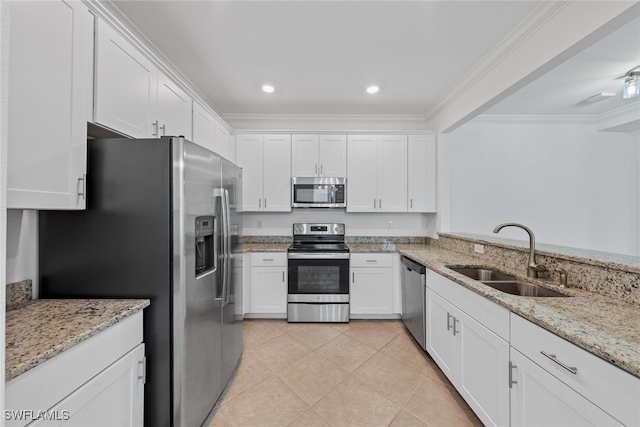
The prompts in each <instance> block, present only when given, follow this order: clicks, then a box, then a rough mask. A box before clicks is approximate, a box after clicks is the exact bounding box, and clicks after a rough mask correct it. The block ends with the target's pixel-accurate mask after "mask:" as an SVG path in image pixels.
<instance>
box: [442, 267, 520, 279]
mask: <svg viewBox="0 0 640 427" xmlns="http://www.w3.org/2000/svg"><path fill="white" fill-rule="evenodd" d="M447 268H448V269H449V270H453V271H455V272H457V273H460V274H462V275H463V276H467V277H469V278H471V279H474V280H479V281H481V282H485V281H491V282H493V281H496V280H509V281H512V280H516V278H515V277H514V276H509V275H508V274H504V273H500V272H499V271H495V270H489V269H486V268H476V267H447Z"/></svg>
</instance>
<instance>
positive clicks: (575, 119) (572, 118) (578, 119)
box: [468, 114, 599, 123]
mask: <svg viewBox="0 0 640 427" xmlns="http://www.w3.org/2000/svg"><path fill="white" fill-rule="evenodd" d="M598 117H599V116H595V115H524V114H522V115H493V114H484V115H480V116H476V117H474V118H473V119H471V120H469V122H468V123H585V122H591V123H593V122H595V121H596V120H597V119H598Z"/></svg>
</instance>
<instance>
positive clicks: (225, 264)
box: [221, 189, 231, 306]
mask: <svg viewBox="0 0 640 427" xmlns="http://www.w3.org/2000/svg"><path fill="white" fill-rule="evenodd" d="M221 194H222V230H223V231H222V234H223V236H222V243H223V249H222V305H223V306H225V305H227V304H228V303H229V281H230V277H229V270H230V268H229V264H230V263H231V260H230V254H231V227H230V224H229V221H230V218H229V216H230V208H229V190H226V189H221Z"/></svg>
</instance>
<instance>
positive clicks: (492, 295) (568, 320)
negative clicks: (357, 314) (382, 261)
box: [396, 244, 640, 377]
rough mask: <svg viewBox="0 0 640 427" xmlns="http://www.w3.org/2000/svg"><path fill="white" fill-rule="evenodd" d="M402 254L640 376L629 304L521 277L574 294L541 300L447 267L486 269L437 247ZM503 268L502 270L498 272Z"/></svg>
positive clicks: (637, 333) (638, 324) (639, 321)
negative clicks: (514, 293) (508, 291)
mask: <svg viewBox="0 0 640 427" xmlns="http://www.w3.org/2000/svg"><path fill="white" fill-rule="evenodd" d="M396 250H397V252H399V253H400V254H401V255H404V256H407V257H409V258H411V259H413V260H415V261H417V262H419V263H420V264H422V265H424V266H426V267H427V268H429V269H431V270H433V271H435V272H436V273H438V274H440V275H442V276H445V277H447V278H448V279H450V280H452V281H454V282H456V283H458V284H460V285H462V286H464V287H465V288H467V289H470V290H472V291H474V292H476V293H478V294H480V295H482V296H484V297H486V298H488V299H490V300H491V301H494V302H495V303H497V304H499V305H501V306H503V307H505V308H507V309H509V310H510V311H511V312H513V313H515V314H517V315H519V316H521V317H523V318H525V319H527V320H529V321H531V322H533V323H535V324H537V325H538V326H540V327H542V328H545V329H547V330H549V331H551V332H553V333H555V334H556V335H558V336H560V337H562V338H564V339H566V340H567V341H569V342H572V343H573V344H575V345H577V346H579V347H581V348H583V349H585V350H587V351H589V352H591V353H593V354H595V355H597V356H598V357H600V358H602V359H604V360H606V361H608V362H610V363H612V364H614V365H616V366H618V367H619V368H621V369H623V370H625V371H627V372H629V373H631V374H633V375H635V376H637V377H640V310H639V309H638V305H637V304H633V303H628V302H624V301H621V300H619V299H615V298H612V297H607V296H604V295H600V294H597V293H593V292H588V291H585V290H582V289H577V288H559V286H558V285H557V283H552V282H551V281H550V280H542V279H530V278H525V277H524V266H523V271H522V272H520V273H518V272H513V271H505V273H510V274H513V273H516V275H518V276H519V278H520V279H522V280H524V281H528V282H532V283H536V284H538V285H540V286H543V287H547V288H550V289H553V290H556V291H558V292H560V293H564V294H567V295H569V296H570V297H568V298H536V297H522V296H515V295H511V294H507V293H504V292H501V291H498V290H496V289H493V288H491V287H489V286H486V285H484V284H482V283H480V282H479V281H476V280H473V279H470V278H468V277H466V276H463V275H462V274H459V273H456V272H455V271H453V270H450V269H448V268H447V267H446V266H482V267H487V268H493V266H491V265H481V264H480V263H479V260H478V259H475V258H473V257H471V256H468V255H464V254H461V253H458V252H454V251H450V250H447V249H443V248H440V247H438V246H435V245H410V244H399V245H397V246H396ZM498 270H500V269H498Z"/></svg>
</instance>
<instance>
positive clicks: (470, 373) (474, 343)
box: [426, 270, 509, 426]
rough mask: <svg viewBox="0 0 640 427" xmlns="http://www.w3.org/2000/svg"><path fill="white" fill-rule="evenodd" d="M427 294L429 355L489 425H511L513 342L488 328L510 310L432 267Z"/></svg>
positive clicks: (429, 272)
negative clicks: (510, 356) (510, 379)
mask: <svg viewBox="0 0 640 427" xmlns="http://www.w3.org/2000/svg"><path fill="white" fill-rule="evenodd" d="M439 292H441V293H442V294H444V295H445V296H446V297H445V296H443V295H441V294H440V293H439ZM426 298H427V301H426V304H427V305H426V307H427V350H428V352H429V354H430V355H431V357H432V358H433V359H434V361H435V362H436V363H437V364H438V366H439V367H440V369H442V371H443V373H444V374H445V375H446V376H447V378H449V380H450V381H451V383H452V384H453V385H454V386H455V387H456V389H457V390H458V391H459V392H460V394H461V395H462V397H463V398H464V399H465V400H466V401H467V403H468V404H469V406H470V407H471V408H472V409H473V411H474V412H475V413H476V415H478V417H479V418H480V419H481V420H482V422H483V423H484V424H485V425H496V426H505V425H509V386H508V366H509V343H508V342H507V341H506V340H505V339H503V338H501V337H500V336H499V335H498V334H497V333H494V332H493V331H492V330H491V329H489V328H490V327H492V326H494V324H495V327H496V330H497V331H498V332H500V333H502V332H503V331H502V328H501V327H500V322H505V323H506V324H507V325H508V322H509V312H508V310H506V309H504V308H503V307H500V306H498V305H497V304H494V303H493V302H491V301H488V300H486V299H485V298H483V297H481V296H479V295H476V294H475V293H473V292H471V291H469V290H467V289H464V288H462V287H461V286H459V285H457V284H456V283H454V282H452V281H450V280H449V279H447V278H445V277H443V276H440V275H438V274H437V273H434V272H433V271H429V270H427V297H426ZM474 312H478V313H479V317H480V320H481V321H482V323H481V322H480V321H478V320H477V319H475V318H474V317H471V316H470V315H469V314H468V313H471V314H475V313H474ZM485 322H486V323H485ZM483 323H484V324H483Z"/></svg>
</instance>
